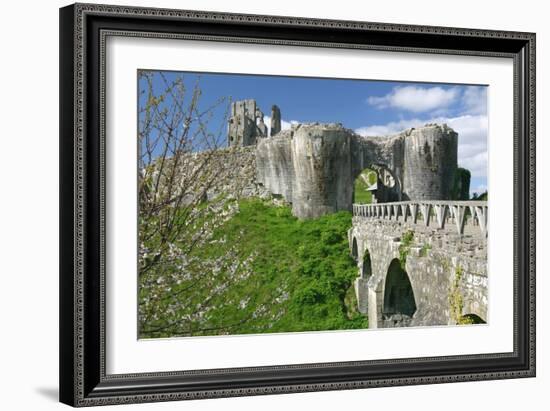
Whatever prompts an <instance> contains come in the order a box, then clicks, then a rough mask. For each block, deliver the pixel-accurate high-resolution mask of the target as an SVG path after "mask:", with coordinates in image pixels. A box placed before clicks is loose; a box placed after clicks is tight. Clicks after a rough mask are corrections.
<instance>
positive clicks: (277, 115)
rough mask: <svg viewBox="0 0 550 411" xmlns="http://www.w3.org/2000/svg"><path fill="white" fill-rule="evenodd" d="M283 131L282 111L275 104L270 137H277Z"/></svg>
mask: <svg viewBox="0 0 550 411" xmlns="http://www.w3.org/2000/svg"><path fill="white" fill-rule="evenodd" d="M279 131H281V110H280V109H279V107H277V106H276V105H275V104H274V105H273V106H272V107H271V133H270V136H274V135H276V134H277V133H278V132H279Z"/></svg>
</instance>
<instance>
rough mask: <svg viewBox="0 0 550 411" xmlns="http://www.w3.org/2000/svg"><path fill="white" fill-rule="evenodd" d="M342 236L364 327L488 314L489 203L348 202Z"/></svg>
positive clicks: (475, 319)
mask: <svg viewBox="0 0 550 411" xmlns="http://www.w3.org/2000/svg"><path fill="white" fill-rule="evenodd" d="M348 238H349V243H350V252H351V254H352V256H353V258H354V259H355V260H356V261H357V267H358V271H359V273H358V277H357V279H356V281H355V291H356V295H357V300H358V305H359V311H361V312H363V313H365V314H367V313H368V318H369V328H388V327H400V326H429V325H452V324H461V323H479V322H486V321H487V298H488V295H487V202H485V201H416V202H415V201H407V202H395V203H379V204H367V205H357V204H354V206H353V226H352V228H351V229H350V230H349V232H348Z"/></svg>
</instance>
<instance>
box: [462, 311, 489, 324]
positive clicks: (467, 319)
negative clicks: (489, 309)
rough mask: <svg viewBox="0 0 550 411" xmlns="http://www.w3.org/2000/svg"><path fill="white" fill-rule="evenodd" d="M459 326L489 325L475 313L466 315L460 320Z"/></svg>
mask: <svg viewBox="0 0 550 411" xmlns="http://www.w3.org/2000/svg"><path fill="white" fill-rule="evenodd" d="M458 323H459V324H487V321H485V320H484V319H483V318H481V317H480V316H479V315H477V314H474V313H469V314H464V315H463V316H462V317H460V318H459V320H458Z"/></svg>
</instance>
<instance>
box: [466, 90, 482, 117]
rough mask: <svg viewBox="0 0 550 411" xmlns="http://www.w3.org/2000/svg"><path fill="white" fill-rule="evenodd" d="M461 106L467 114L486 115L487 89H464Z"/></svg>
mask: <svg viewBox="0 0 550 411" xmlns="http://www.w3.org/2000/svg"><path fill="white" fill-rule="evenodd" d="M462 105H463V106H464V111H465V113H467V114H487V87H484V86H478V87H476V86H470V87H466V89H465V90H464V93H463V94H462Z"/></svg>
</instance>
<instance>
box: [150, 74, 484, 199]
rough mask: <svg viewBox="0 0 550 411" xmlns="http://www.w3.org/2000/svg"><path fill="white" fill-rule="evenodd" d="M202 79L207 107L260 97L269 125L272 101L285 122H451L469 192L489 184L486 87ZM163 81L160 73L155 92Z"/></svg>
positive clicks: (376, 130)
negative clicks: (225, 100)
mask: <svg viewBox="0 0 550 411" xmlns="http://www.w3.org/2000/svg"><path fill="white" fill-rule="evenodd" d="M165 75H166V77H167V78H168V79H169V80H170V79H173V78H175V77H176V76H178V75H183V76H184V81H185V84H186V86H187V87H188V88H191V87H192V85H193V84H194V83H195V81H197V78H198V74H197V73H176V72H165ZM139 86H140V88H142V87H143V84H139ZM200 86H201V89H202V96H201V103H200V105H201V107H204V108H206V107H209V106H210V105H212V104H213V103H214V102H215V101H216V100H217V99H218V98H219V97H221V96H230V97H231V99H232V100H242V99H250V98H253V99H255V100H256V101H257V103H258V105H259V107H260V109H261V110H262V111H263V112H264V114H265V116H266V118H265V122H266V124H267V125H269V115H270V114H271V106H272V105H273V104H276V105H278V106H279V108H280V109H281V117H282V120H283V128H287V127H290V124H291V123H292V122H315V121H317V122H338V123H342V124H343V125H344V127H347V128H350V129H353V130H355V131H356V132H357V133H359V134H361V135H366V136H373V135H374V136H376V135H378V136H380V135H388V134H394V133H397V132H399V131H402V130H404V129H406V128H409V127H418V126H421V125H423V124H426V123H434V122H437V123H447V124H448V125H449V126H450V127H452V128H453V129H454V130H455V131H457V132H458V134H459V138H458V145H459V149H458V151H459V152H458V163H459V165H460V166H461V167H465V168H467V169H469V170H470V171H471V172H472V182H471V185H470V191H471V192H477V193H480V192H483V191H485V190H486V189H487V127H488V122H487V88H486V87H485V86H475V85H471V86H470V85H451V84H435V83H411V82H390V81H370V80H341V79H317V78H300V77H283V76H281V77H278V76H257V75H235V74H210V73H201V74H200ZM162 87H163V84H162V82H161V81H160V78H156V81H155V82H154V88H155V91H157V89H158V92H160V91H161V90H162ZM140 103H141V104H143V102H140ZM223 114H224V111H223V110H222V109H221V108H220V109H218V110H216V111H215V112H214V116H213V118H212V119H211V122H210V124H212V125H213V127H215V128H216V129H218V128H219V127H220V125H222V124H221V122H222V120H223Z"/></svg>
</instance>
